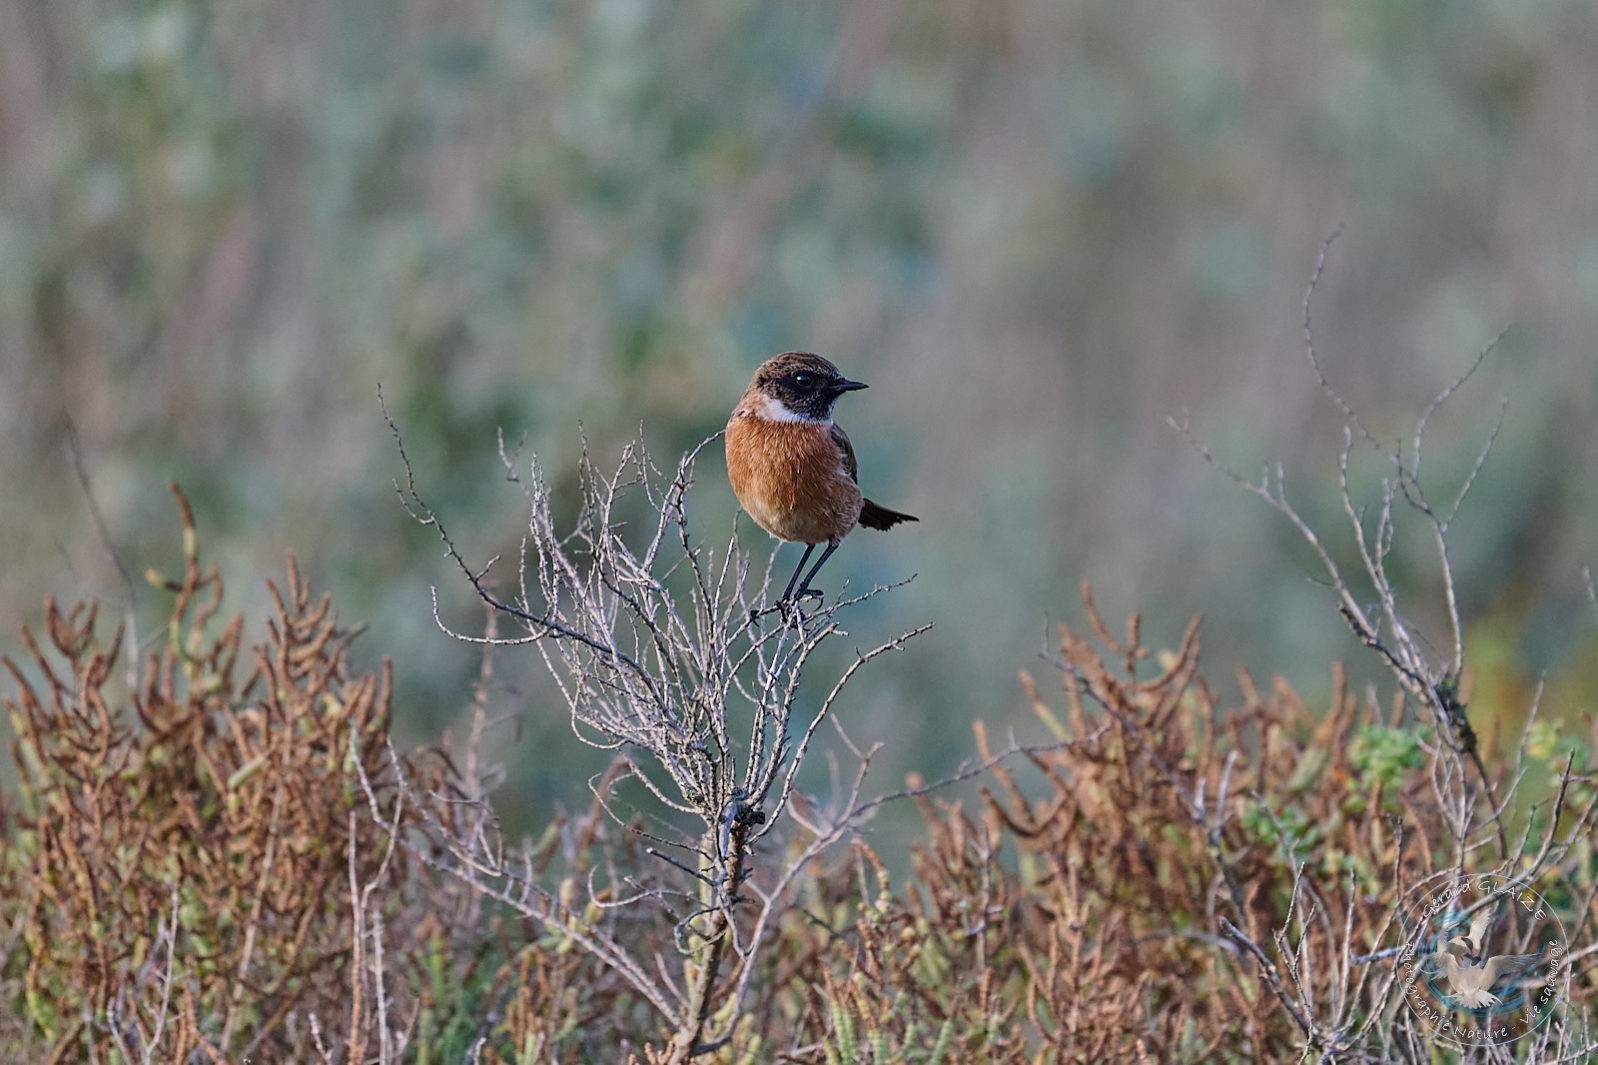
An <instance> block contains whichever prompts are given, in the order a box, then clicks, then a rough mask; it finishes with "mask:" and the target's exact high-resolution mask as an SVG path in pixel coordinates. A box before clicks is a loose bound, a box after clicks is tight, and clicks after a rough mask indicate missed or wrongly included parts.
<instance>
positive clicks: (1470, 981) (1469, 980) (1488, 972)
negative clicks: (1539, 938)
mask: <svg viewBox="0 0 1598 1065" xmlns="http://www.w3.org/2000/svg"><path fill="white" fill-rule="evenodd" d="M1494 909H1495V907H1492V906H1489V907H1487V908H1485V909H1483V910H1482V911H1481V912H1480V913H1478V914H1477V915H1476V917H1475V918H1474V919H1473V920H1472V921H1471V922H1470V932H1469V933H1468V934H1467V935H1463V936H1454V937H1452V938H1450V939H1449V940H1448V948H1449V949H1447V950H1440V951H1434V952H1433V953H1432V954H1431V956H1430V960H1431V962H1432V964H1433V965H1434V966H1435V967H1436V968H1437V970H1439V971H1440V972H1441V973H1442V975H1443V976H1444V977H1445V978H1446V979H1447V980H1448V986H1449V988H1450V990H1452V991H1453V998H1454V999H1455V1000H1457V1001H1458V1003H1459V1004H1460V1005H1462V1006H1464V1007H1466V1008H1467V1009H1482V1008H1484V1007H1488V1006H1496V1005H1498V1003H1499V1001H1500V1000H1501V998H1502V996H1501V995H1499V994H1497V993H1496V992H1495V990H1494V989H1495V988H1496V989H1498V990H1501V991H1505V992H1507V991H1508V990H1509V989H1510V988H1512V987H1514V986H1516V985H1517V984H1519V983H1521V982H1522V981H1523V980H1524V979H1525V978H1526V977H1527V976H1528V975H1529V974H1530V973H1531V972H1532V970H1534V969H1536V968H1537V966H1538V963H1539V962H1541V961H1542V960H1543V955H1541V954H1499V955H1495V956H1493V957H1487V956H1486V955H1487V941H1488V937H1489V936H1490V934H1491V930H1492V924H1493V910H1494ZM1455 951H1458V952H1459V953H1458V954H1457V955H1456V954H1455ZM1461 959H1463V961H1464V964H1460V962H1461Z"/></svg>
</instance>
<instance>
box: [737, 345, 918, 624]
mask: <svg viewBox="0 0 1598 1065" xmlns="http://www.w3.org/2000/svg"><path fill="white" fill-rule="evenodd" d="M865 387H866V386H865V385H864V384H862V383H861V382H859V381H850V380H849V379H847V378H846V377H844V376H843V374H841V373H839V372H838V368H837V367H836V366H834V365H833V364H832V363H830V362H828V361H827V360H826V359H823V358H822V357H821V356H820V355H812V354H810V353H809V352H804V351H790V352H787V353H785V354H782V355H778V356H777V357H776V358H774V359H770V360H768V361H767V362H766V363H765V364H764V365H763V366H761V367H760V369H758V370H756V371H755V376H754V380H752V381H750V382H749V387H748V389H746V390H745V391H744V394H743V398H742V399H740V400H739V401H738V406H737V407H736V408H735V409H734V410H733V412H732V417H731V418H729V419H728V421H727V476H728V478H729V479H730V480H731V481H732V490H733V491H734V492H735V493H737V496H738V502H739V503H740V504H741V505H742V506H743V508H744V510H746V511H748V512H749V516H750V517H751V518H754V519H755V524H756V525H759V526H760V527H761V528H762V529H764V530H766V531H767V532H768V533H770V534H771V535H773V536H775V537H777V538H779V539H782V540H789V541H793V542H795V543H802V544H805V545H807V546H806V547H805V553H804V555H803V556H802V557H801V558H800V559H799V565H798V566H797V567H795V568H794V571H793V576H792V577H790V578H788V587H787V588H786V589H785V590H784V591H783V593H782V598H781V599H779V600H778V605H779V606H786V605H787V604H788V603H791V602H793V601H795V600H796V599H803V598H804V597H805V596H806V595H810V594H816V595H819V594H820V593H819V592H812V590H811V589H810V582H811V580H812V579H814V577H815V575H816V571H817V570H819V569H821V567H822V565H823V564H824V563H825V562H826V561H827V559H829V558H831V557H832V553H833V552H834V551H836V550H837V549H838V543H839V541H841V540H842V539H843V538H844V537H845V536H847V535H848V533H849V530H850V529H853V528H854V527H855V526H856V525H864V526H865V527H866V528H868V529H891V528H893V527H894V526H895V525H897V524H899V523H900V522H902V521H918V520H920V519H918V518H915V517H912V516H911V515H909V514H901V513H899V512H898V511H896V510H889V509H888V508H887V507H879V506H878V505H877V504H875V503H873V502H871V500H869V499H867V498H866V497H865V496H864V495H862V494H861V492H860V485H859V480H860V476H859V467H858V464H857V463H856V462H855V457H854V446H853V445H851V444H850V443H849V435H848V434H847V433H845V432H844V431H843V427H842V426H840V425H838V423H836V422H834V421H833V420H832V405H833V404H834V403H836V402H837V401H838V397H839V396H841V395H843V394H844V393H845V392H854V391H856V390H858V389H861V388H865ZM822 543H824V544H826V545H827V549H826V550H825V551H823V552H822V553H821V558H820V559H819V560H818V561H817V562H816V564H815V566H814V567H813V568H812V569H811V570H810V572H809V573H807V574H806V575H805V579H804V580H803V581H800V582H799V590H798V592H795V591H794V587H793V586H794V582H795V581H798V580H799V573H800V571H802V570H803V569H804V568H805V563H806V562H807V561H809V559H810V553H811V552H812V551H814V550H815V549H816V545H817V544H822Z"/></svg>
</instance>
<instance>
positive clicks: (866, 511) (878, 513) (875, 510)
mask: <svg viewBox="0 0 1598 1065" xmlns="http://www.w3.org/2000/svg"><path fill="white" fill-rule="evenodd" d="M920 520H921V519H920V518H918V517H916V516H915V515H914V514H901V513H900V512H899V511H897V510H889V509H888V508H887V507H879V506H877V505H876V504H875V503H873V502H871V500H869V499H868V500H866V505H865V506H863V507H861V508H860V524H861V525H864V526H865V527H866V528H868V529H891V528H893V527H894V526H895V525H897V524H899V523H900V522H901V521H920Z"/></svg>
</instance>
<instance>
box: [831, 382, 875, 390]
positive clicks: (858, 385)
mask: <svg viewBox="0 0 1598 1065" xmlns="http://www.w3.org/2000/svg"><path fill="white" fill-rule="evenodd" d="M870 387H871V386H870V385H868V384H866V383H865V382H864V381H837V382H835V383H834V384H833V386H832V390H833V391H834V392H838V393H843V392H858V391H860V390H861V389H862V388H870Z"/></svg>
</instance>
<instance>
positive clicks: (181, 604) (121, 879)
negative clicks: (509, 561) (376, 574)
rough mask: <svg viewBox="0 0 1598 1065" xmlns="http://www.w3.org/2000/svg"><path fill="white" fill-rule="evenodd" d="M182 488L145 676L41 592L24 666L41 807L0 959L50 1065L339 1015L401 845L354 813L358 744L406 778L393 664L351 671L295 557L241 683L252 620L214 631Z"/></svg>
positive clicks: (209, 584)
mask: <svg viewBox="0 0 1598 1065" xmlns="http://www.w3.org/2000/svg"><path fill="white" fill-rule="evenodd" d="M174 492H176V489H174ZM178 502H179V505H180V507H181V509H182V514H183V527H184V571H183V576H182V578H181V579H180V580H175V581H171V582H168V583H167V587H168V588H169V589H170V590H171V591H172V592H174V593H175V601H174V603H173V607H172V614H171V621H170V625H169V629H168V639H167V640H166V642H165V646H163V647H162V648H161V650H160V651H159V652H157V653H154V654H151V655H150V656H149V657H148V659H147V660H146V661H145V662H144V663H143V666H142V669H141V671H140V673H139V676H138V678H137V687H136V689H135V690H133V691H131V692H122V693H118V692H117V691H116V689H117V688H118V687H119V685H118V684H117V683H116V680H115V678H114V676H113V668H114V666H115V664H116V662H117V659H118V655H119V653H120V652H121V651H122V650H123V646H122V641H123V633H122V630H121V629H118V630H117V632H116V633H115V634H114V635H112V636H111V638H110V639H109V640H105V639H103V638H102V636H101V635H100V634H99V633H98V632H97V626H96V621H97V613H96V609H95V608H94V607H93V606H89V607H84V606H81V605H80V606H78V607H76V608H74V609H72V610H70V611H67V612H65V613H63V612H62V611H61V610H59V609H58V608H57V607H56V605H55V603H54V602H53V601H52V602H48V603H47V604H46V607H45V627H46V631H47V633H48V648H45V647H41V646H40V645H39V643H38V641H36V640H35V639H34V637H33V636H32V634H31V633H28V632H26V631H25V632H24V634H23V638H24V642H25V644H26V647H27V649H28V653H29V656H30V657H31V659H32V666H33V670H32V672H33V673H34V677H33V678H30V676H29V671H26V670H24V668H22V667H21V666H19V665H18V664H17V663H15V662H12V661H11V660H10V659H7V660H6V666H7V668H8V669H9V670H10V671H11V674H12V676H13V678H14V679H15V682H16V685H17V697H16V698H15V699H14V700H11V699H8V700H7V701H6V705H7V707H8V708H9V710H10V712H11V718H12V724H13V727H14V729H15V731H16V740H15V742H14V743H13V746H12V749H13V752H14V756H15V758H16V762H17V766H18V769H19V772H20V777H19V788H20V791H21V799H22V802H21V807H20V810H19V811H18V812H17V813H16V814H15V817H14V821H13V823H12V825H11V826H10V829H11V830H10V831H9V832H8V833H7V835H6V837H5V839H4V840H3V841H0V856H3V859H4V860H3V865H0V896H3V897H5V898H6V899H8V900H11V902H10V904H9V905H8V906H7V907H6V908H7V911H8V912H7V914H6V917H7V923H8V924H10V925H12V926H13V927H15V928H18V929H19V930H20V937H21V949H20V950H14V951H12V952H11V954H10V956H9V957H8V958H5V959H3V960H4V962H5V965H6V971H7V973H8V975H10V976H13V977H15V978H17V979H18V980H19V981H20V984H21V989H20V994H19V996H17V997H18V998H19V999H20V1001H18V1002H16V1003H15V1004H14V1005H15V1006H16V1007H19V1008H20V1011H21V1012H23V1013H25V1015H26V1017H27V1018H28V1019H29V1020H30V1021H31V1023H32V1026H33V1028H34V1031H35V1034H36V1037H37V1038H39V1039H41V1040H42V1041H43V1042H44V1044H45V1045H47V1046H48V1047H49V1051H48V1053H49V1057H50V1059H51V1060H63V1061H65V1060H112V1059H113V1058H114V1057H116V1056H117V1055H116V1054H115V1053H114V1051H115V1050H116V1048H117V1047H118V1046H119V1045H120V1048H121V1052H122V1053H125V1054H126V1055H128V1057H129V1059H130V1060H140V1059H141V1058H142V1059H144V1060H151V1059H153V1058H156V1057H158V1058H159V1059H160V1060H170V1061H177V1060H183V1059H184V1058H186V1057H187V1056H188V1055H189V1054H190V1053H191V1052H192V1051H194V1050H195V1049H197V1048H201V1047H204V1048H206V1049H207V1050H208V1051H210V1052H211V1053H212V1055H213V1056H215V1055H216V1054H223V1055H228V1054H234V1053H242V1054H248V1053H249V1052H250V1050H251V1049H252V1048H253V1047H255V1046H258V1045H260V1044H261V1041H262V1040H263V1039H266V1038H267V1037H270V1036H272V1035H273V1034H274V1033H276V1032H278V1031H279V1030H281V1029H283V1028H284V1027H285V1023H286V1022H287V1024H288V1027H294V1026H296V1025H297V1026H298V1027H299V1028H300V1030H303V1029H304V1027H305V1025H306V1023H307V1021H306V1018H307V1017H308V1016H309V1014H310V1013H311V1012H314V1011H317V1010H321V1011H322V1012H323V1015H324V1017H330V1016H342V1015H343V1014H344V1013H345V1008H344V1005H345V1003H346V1001H347V1000H348V998H349V985H350V975H349V973H348V971H347V970H348V969H349V955H350V950H351V935H350V931H349V927H348V925H349V920H350V909H351V907H350V901H349V885H350V883H351V878H352V877H353V878H355V879H357V880H359V881H361V882H362V883H365V882H369V881H370V880H371V879H372V878H373V877H374V876H375V875H376V873H377V871H378V867H379V865H380V863H381V861H382V856H383V854H384V848H383V846H382V843H383V841H382V840H381V839H380V838H379V837H378V835H377V832H376V829H375V827H374V826H371V825H370V824H369V823H367V822H364V821H356V820H352V819H351V817H350V815H351V813H352V812H354V811H356V810H358V809H360V808H362V807H363V806H364V804H365V799H364V797H362V796H361V795H360V794H359V790H358V783H357V776H356V774H355V773H354V772H353V770H352V766H351V764H350V761H349V760H350V759H351V757H352V756H354V757H360V758H361V759H362V760H363V761H364V763H365V764H366V765H367V768H368V772H369V774H370V775H371V777H372V779H373V780H376V781H378V782H379V786H380V787H384V788H387V785H385V784H382V783H381V782H382V781H384V780H385V779H386V775H385V773H384V768H383V767H384V766H385V765H386V764H387V761H388V758H387V753H386V749H385V744H386V740H387V729H388V721H389V672H388V669H387V667H386V666H385V668H384V671H383V675H382V676H381V677H378V676H375V675H373V674H371V673H358V672H357V671H355V670H354V669H353V668H352V667H351V665H350V661H349V656H348V649H347V645H348V640H349V633H348V632H347V631H346V630H342V629H340V628H339V627H338V625H337V622H336V619H335V616H334V614H333V611H332V609H331V607H330V605H329V602H328V599H327V598H326V597H325V596H324V597H323V598H322V599H320V600H319V601H315V602H313V601H312V599H311V597H310V592H309V589H308V587H307V585H306V582H305V581H304V579H303V578H302V577H301V576H300V574H299V571H298V569H297V568H296V567H295V566H294V563H293V561H292V560H290V563H289V572H288V582H287V585H286V587H285V588H284V589H282V590H279V589H278V588H277V587H276V586H275V585H269V587H270V589H271V595H272V600H273V604H274V607H275V614H276V616H275V618H274V619H273V620H272V621H270V622H269V623H268V632H269V635H268V639H267V640H266V642H264V643H262V644H261V645H259V646H256V647H254V648H252V649H251V650H250V651H249V652H248V654H247V660H248V661H250V663H251V666H252V668H250V669H249V670H248V673H247V675H245V676H243V678H242V680H241V677H240V674H241V673H244V671H243V670H241V669H240V668H239V659H240V657H241V634H242V632H243V620H242V618H241V617H234V618H233V619H232V620H231V621H230V622H228V623H227V624H226V625H223V626H221V627H220V631H219V632H218V631H215V626H214V622H215V620H216V617H217V614H218V611H219V609H220V606H221V602H222V579H221V577H220V575H219V574H218V573H217V571H216V570H215V569H214V568H211V569H208V570H202V568H201V566H200V560H199V552H198V547H197V544H196V537H195V532H194V523H193V516H192V514H191V513H190V511H189V508H188V504H187V502H186V501H185V500H184V499H183V497H182V495H181V494H180V493H178ZM352 827H353V829H354V832H355V836H354V837H353V838H352V837H351V835H350V833H351V829H352ZM266 1045H268V1046H270V1045H272V1044H271V1043H270V1042H268V1043H267V1044H266Z"/></svg>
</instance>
